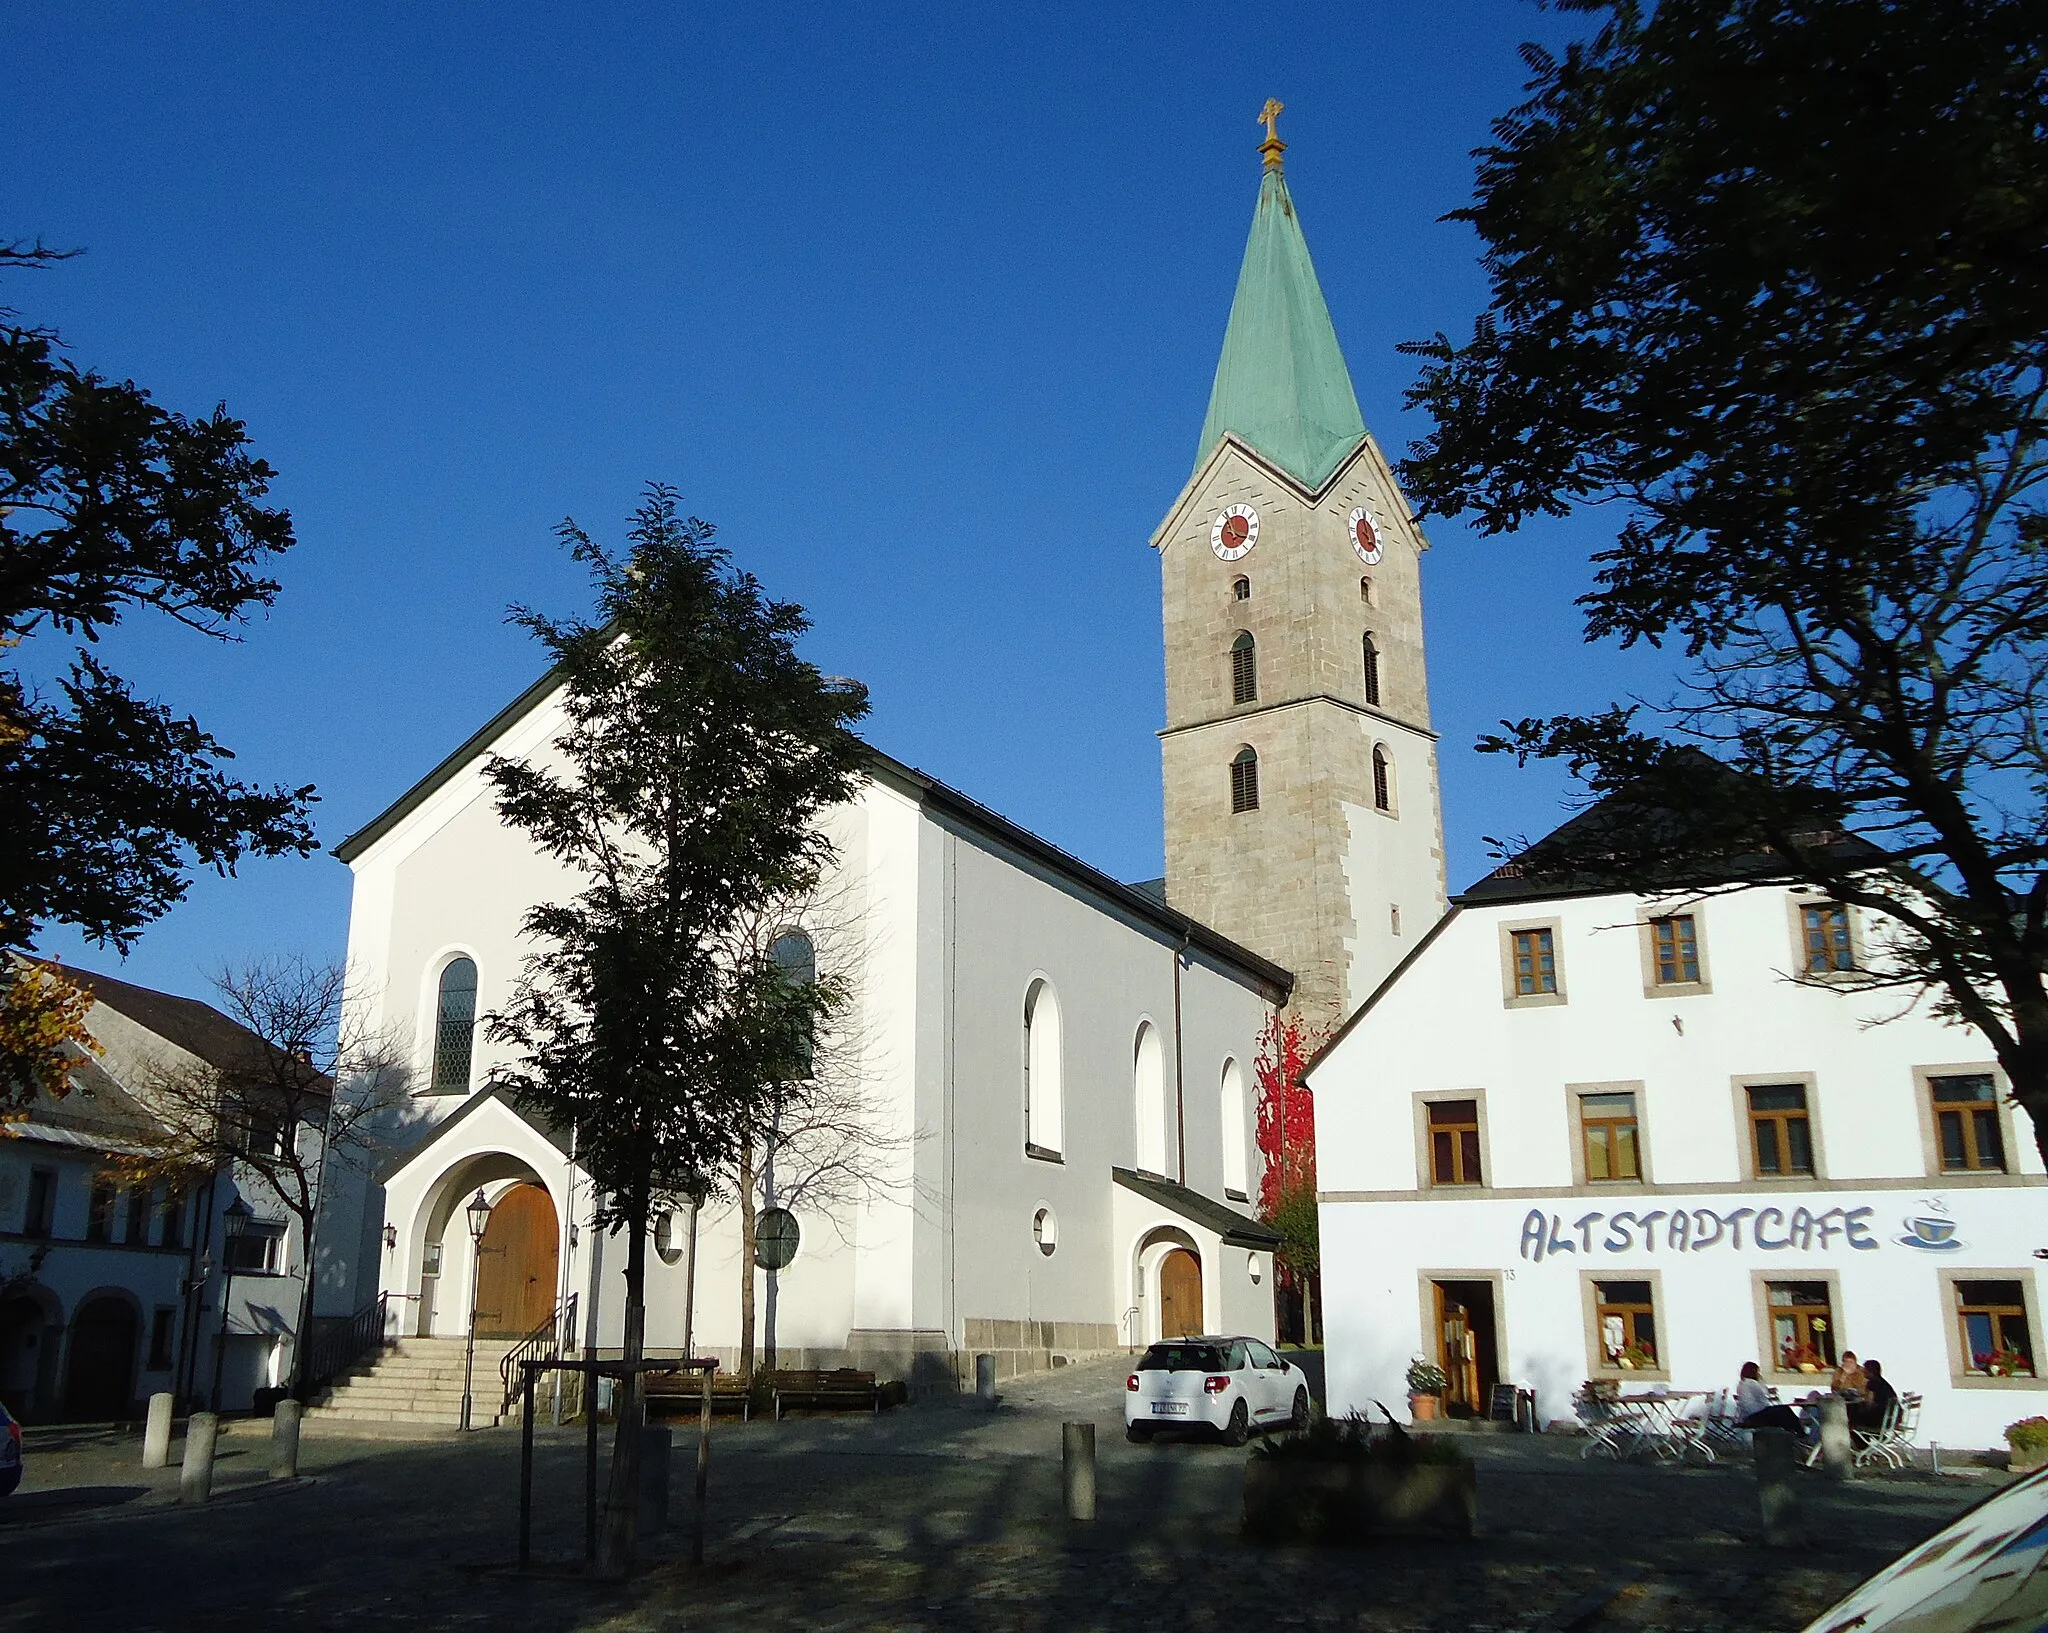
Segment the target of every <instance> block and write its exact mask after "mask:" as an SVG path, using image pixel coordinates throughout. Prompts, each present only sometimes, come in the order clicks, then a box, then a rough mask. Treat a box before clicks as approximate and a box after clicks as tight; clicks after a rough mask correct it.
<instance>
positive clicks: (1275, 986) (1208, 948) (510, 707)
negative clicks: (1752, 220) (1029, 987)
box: [334, 670, 1294, 1004]
mask: <svg viewBox="0 0 2048 1633" xmlns="http://www.w3.org/2000/svg"><path fill="white" fill-rule="evenodd" d="M555 685H556V680H555V673H554V671H553V670H549V671H548V673H547V674H545V675H543V676H541V678H540V679H539V680H537V681H535V682H534V683H533V684H532V685H531V686H529V687H527V688H526V690H525V691H523V692H521V693H520V694H519V695H518V696H517V697H516V698H514V699H513V700H512V701H511V702H510V703H508V704H506V705H505V707H504V708H502V709H500V710H499V711H498V712H497V713H496V714H494V715H493V716H491V718H490V720H489V721H487V722H486V723H485V724H484V726H483V728H482V729H481V730H479V731H476V732H473V733H472V734H471V735H470V737H469V738H468V740H467V741H465V742H464V743H463V744H462V746H461V747H460V748H458V749H457V750H456V751H455V752H454V753H453V754H451V755H449V756H448V757H447V758H446V759H445V760H443V761H442V762H441V763H440V764H439V765H437V766H435V767H434V769H433V770H432V771H429V772H428V773H427V774H426V775H425V776H424V777H422V778H421V779H420V780H419V781H418V782H416V783H414V784H413V786H412V787H411V788H409V789H407V790H406V792H405V793H404V794H402V795H400V796H399V798H398V799H397V800H396V801H395V802H393V803H392V804H391V805H390V806H389V807H388V808H386V809H385V810H384V811H383V812H381V813H380V814H379V815H378V816H376V817H375V818H373V819H372V820H371V821H370V822H369V823H367V824H366V825H365V826H363V827H361V828H358V829H357V830H356V831H355V832H354V833H352V834H350V835H349V836H348V838H346V839H344V840H343V841H342V842H341V843H340V844H339V845H337V846H335V847H334V854H335V856H336V857H338V858H339V859H340V860H342V861H344V862H353V861H354V860H355V859H356V858H357V857H359V856H361V855H362V854H363V852H365V851H366V850H368V849H369V848H370V847H371V846H372V845H374V844H375V843H376V842H377V841H378V840H380V839H382V838H383V837H384V836H385V835H386V834H388V833H390V832H391V830H392V829H394V828H396V827H397V826H398V825H399V823H401V822H403V821H404V820H405V819H406V818H407V817H408V816H410V815H412V813H413V812H414V811H417V810H418V809H419V808H420V807H421V806H422V805H424V804H425V803H426V802H427V801H428V800H429V799H430V798H432V797H433V795H434V794H435V793H436V792H437V791H439V790H440V789H441V788H443V787H445V786H446V785H447V784H448V783H449V782H450V781H452V780H453V779H454V778H455V776H456V775H457V774H458V773H459V772H461V771H462V769H463V768H464V767H465V766H467V765H468V764H469V763H470V762H471V761H473V760H475V759H476V758H478V757H479V756H480V755H482V754H483V753H484V751H485V750H486V749H488V748H489V747H490V745H491V744H492V743H493V742H494V741H496V740H497V738H498V737H499V736H501V735H502V734H503V733H504V732H505V731H506V730H507V729H508V728H509V727H511V726H512V725H513V724H514V723H516V722H517V721H518V720H519V719H520V718H521V716H523V715H525V714H526V713H527V712H528V711H529V710H531V709H532V708H533V707H534V706H535V705H537V704H538V703H539V702H540V701H541V700H542V699H543V698H544V697H545V696H546V695H547V694H548V692H549V691H550V690H551V689H552V688H553V687H554V686H555ZM868 754H869V756H870V765H869V770H870V771H871V772H873V773H874V774H875V775H876V776H878V777H880V778H882V779H884V780H885V781H891V782H894V783H895V784H896V785H897V786H898V787H900V788H902V789H903V790H904V791H906V792H908V793H909V794H911V795H912V796H913V797H914V798H916V799H917V800H919V801H920V802H921V803H923V804H925V805H927V806H930V807H932V808H933V809H935V810H940V811H944V812H946V813H948V814H949V815H951V816H953V817H954V818H956V819H957V820H959V821H960V822H962V823H964V824H965V825H966V826H967V827H969V828H971V829H973V830H974V831H975V832H977V833H978V834H980V835H981V836H982V837H983V838H986V839H993V840H995V841H997V842H998V843H1000V844H1003V845H1006V846H1008V847H1009V848H1011V849H1012V850H1015V851H1018V852H1020V853H1021V854H1023V855H1025V856H1027V857H1029V858H1031V860H1033V861H1034V862H1036V863H1038V864H1039V865H1040V866H1042V867H1044V868H1045V869H1047V870H1048V871H1049V872H1052V873H1055V874H1058V875H1059V876H1060V877H1061V878H1063V879H1065V880H1066V881H1067V882H1068V883H1070V884H1073V885H1078V886H1080V887H1081V888H1082V889H1084V890H1087V891H1090V892H1092V893H1094V894H1095V895H1098V896H1101V897H1103V898H1104V899H1105V900H1107V901H1109V902H1110V903H1112V904H1114V905H1115V906H1116V907H1118V908H1119V909H1121V910H1122V911H1123V912H1125V913H1126V914H1128V915H1130V916H1131V917H1132V918H1135V919H1138V920H1140V921H1142V922H1144V923H1146V924H1149V925H1151V926H1152V927H1153V928H1154V929H1157V930H1162V931H1164V932H1165V933H1166V934H1167V935H1169V936H1171V937H1174V938H1175V939H1177V940H1180V941H1182V942H1184V943H1185V944H1186V945H1188V946H1189V947H1192V948H1199V949H1200V950H1201V951H1203V952H1204V953H1207V954H1208V955H1209V956H1210V957H1211V958H1214V959H1216V960H1217V961H1218V962H1220V963H1223V964H1226V965H1229V966H1230V967H1232V968H1233V969H1235V970H1236V971H1238V972H1239V973H1240V974H1242V975H1245V976H1248V977H1249V978H1250V981H1251V984H1252V985H1254V986H1256V987H1257V988H1258V989H1259V990H1260V992H1261V995H1262V996H1264V997H1266V998H1267V999H1269V1000H1270V1001H1271V1002H1273V1003H1276V1004H1281V1003H1285V1002H1286V1001H1287V998H1288V995H1289V993H1291V992H1292V991H1293V989H1294V977H1293V975H1292V974H1290V973H1289V972H1288V971H1287V970H1284V969H1282V968H1281V967H1280V966H1279V965H1278V964H1275V963H1273V962H1272V961H1271V960H1270V959H1266V958H1261V957H1260V956H1259V955H1258V954H1257V953H1255V952H1253V951H1252V950H1251V949H1250V948H1248V947H1241V946H1239V945H1238V944H1237V943H1236V942H1234V941H1232V940H1231V939H1230V938H1229V937H1228V936H1224V935H1220V934H1218V933H1217V932H1216V931H1214V930H1212V929H1210V928H1209V927H1208V926H1207V925H1205V924H1201V923H1198V922H1196V921H1195V920H1194V919H1191V918H1189V917H1188V916H1187V915H1186V914H1185V913H1182V912H1179V911H1177V910H1175V909H1174V908H1171V907H1169V906H1167V904H1166V902H1165V900H1164V893H1163V891H1162V893H1161V894H1160V895H1158V896H1154V895H1153V894H1152V893H1151V891H1150V890H1149V889H1148V888H1146V887H1142V886H1136V885H1127V884H1124V883H1122V882H1121V881H1119V880H1116V879H1112V878H1111V877H1110V876H1109V875H1108V874H1106V873H1104V872H1103V871H1102V870H1101V869H1099V868H1095V867H1090V866H1089V865H1088V864H1087V863H1086V862H1083V861H1082V860H1081V859H1080V858H1079V857H1077V856H1073V855H1070V854H1069V853H1067V852H1066V851H1063V850H1061V849H1060V848H1059V847H1058V846H1057V845H1055V844H1053V843H1052V842H1051V841H1050V840H1047V839H1041V838H1040V837H1039V836H1038V835H1037V834H1035V833H1032V832H1031V831H1030V830H1029V829H1028V828H1021V827H1019V826H1018V825H1017V824H1016V823H1014V822H1012V821H1010V820H1009V818H1007V817H1003V816H998V815H997V814H996V813H995V812H994V811H992V810H990V809H989V808H988V807H987V806H986V805H983V804H982V803H981V802H980V801H978V800H975V799H971V798H969V797H968V796H967V795H966V794H963V793H961V792H960V791H959V790H958V789H957V788H953V787H950V786H948V785H947V784H945V783H942V782H940V781H939V780H938V778H936V777H933V776H931V775H929V774H928V773H926V772H923V771H919V770H918V769H917V768H916V767H914V766H909V765H905V764H904V763H903V762H902V761H901V760H897V759H894V758H892V757H891V756H889V755H887V754H884V753H883V752H882V751H881V750H880V749H878V748H874V747H872V746H871V747H870V748H869V749H868Z"/></svg>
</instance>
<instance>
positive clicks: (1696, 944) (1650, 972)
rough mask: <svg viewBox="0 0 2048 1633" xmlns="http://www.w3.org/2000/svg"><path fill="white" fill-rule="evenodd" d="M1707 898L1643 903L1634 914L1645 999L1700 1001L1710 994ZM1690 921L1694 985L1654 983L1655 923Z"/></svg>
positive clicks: (1711, 975)
mask: <svg viewBox="0 0 2048 1633" xmlns="http://www.w3.org/2000/svg"><path fill="white" fill-rule="evenodd" d="M1706 905H1707V898H1706V897H1704V896H1686V897H1674V898H1672V899H1670V900H1668V901H1651V900H1644V901H1642V902H1640V903H1639V904H1638V907H1637V911H1636V946H1637V950H1638V951H1639V952H1640V954H1641V956H1642V961H1643V996H1644V997H1645V998H1703V997H1706V996H1708V995H1709V994H1711V993H1712V992H1713V990H1714V969H1713V965H1711V964H1710V963H1709V962H1708V961H1707V915H1706ZM1685 918H1689V919H1691V920H1692V938H1693V951H1694V953H1695V954H1696V955H1697V956H1698V959H1699V966H1700V978H1699V979H1698V980H1697V981H1659V980H1658V979H1657V922H1658V920H1660V919H1685Z"/></svg>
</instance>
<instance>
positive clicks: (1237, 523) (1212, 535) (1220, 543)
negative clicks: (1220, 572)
mask: <svg viewBox="0 0 2048 1633" xmlns="http://www.w3.org/2000/svg"><path fill="white" fill-rule="evenodd" d="M1258 542H1259V513H1258V512H1257V511H1256V510H1254V509H1252V507H1251V506H1250V505H1232V506H1231V507H1230V508H1229V509H1228V510H1226V511H1225V512H1224V513H1223V514H1222V515H1221V516H1218V517H1217V518H1216V525H1215V526H1214V527H1212V528H1210V529H1209V548H1210V549H1211V550H1214V551H1215V552H1216V554H1217V555H1218V556H1219V557H1221V558H1222V559H1223V560H1224V561H1236V560H1237V559H1238V558H1239V557H1241V556H1244V555H1248V554H1249V553H1250V551H1251V547H1252V546H1253V545H1255V544H1257V543H1258Z"/></svg>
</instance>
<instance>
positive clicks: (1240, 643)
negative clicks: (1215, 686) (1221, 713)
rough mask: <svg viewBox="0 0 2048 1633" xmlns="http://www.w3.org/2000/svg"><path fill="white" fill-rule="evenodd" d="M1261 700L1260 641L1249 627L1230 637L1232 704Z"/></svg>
mask: <svg viewBox="0 0 2048 1633" xmlns="http://www.w3.org/2000/svg"><path fill="white" fill-rule="evenodd" d="M1258 701H1259V642H1258V637H1257V636H1255V635H1253V634H1252V632H1251V631H1250V630H1248V629H1241V630H1239V631H1238V632H1237V633H1236V634H1235V635H1233V636H1232V637H1231V639H1230V706H1231V707H1232V708H1233V709H1236V708H1241V707H1243V706H1244V705H1245V704H1247V703H1256V702H1258Z"/></svg>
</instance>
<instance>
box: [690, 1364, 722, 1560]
mask: <svg viewBox="0 0 2048 1633" xmlns="http://www.w3.org/2000/svg"><path fill="white" fill-rule="evenodd" d="M715 1370H716V1368H715V1366H706V1367H703V1368H701V1369H700V1370H699V1372H698V1376H699V1377H700V1378H702V1379H703V1380H704V1389H703V1393H702V1394H701V1395H700V1396H699V1397H698V1400H697V1518H696V1529H695V1531H694V1533H693V1534H692V1535H691V1537H690V1563H691V1564H692V1565H701V1564H703V1563H704V1508H705V1501H706V1493H707V1492H708V1491H709V1490H710V1487H711V1374H712V1372H713V1371H715Z"/></svg>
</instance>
